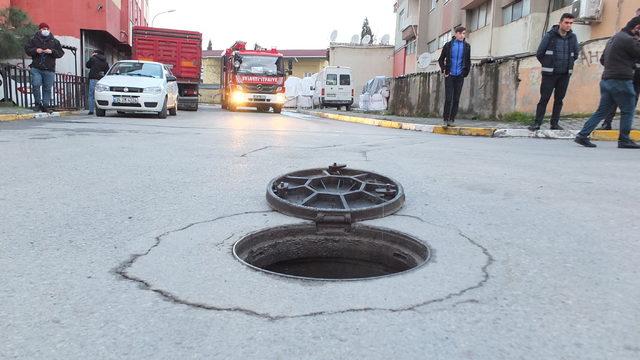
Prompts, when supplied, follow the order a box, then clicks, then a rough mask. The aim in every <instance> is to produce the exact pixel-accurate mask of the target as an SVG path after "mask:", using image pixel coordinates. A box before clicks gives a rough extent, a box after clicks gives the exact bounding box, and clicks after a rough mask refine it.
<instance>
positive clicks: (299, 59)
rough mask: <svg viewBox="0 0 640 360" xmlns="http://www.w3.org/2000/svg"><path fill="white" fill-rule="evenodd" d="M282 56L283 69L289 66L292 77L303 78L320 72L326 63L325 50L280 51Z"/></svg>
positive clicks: (326, 54)
mask: <svg viewBox="0 0 640 360" xmlns="http://www.w3.org/2000/svg"><path fill="white" fill-rule="evenodd" d="M280 52H281V53H282V55H284V61H285V67H288V66H289V64H290V65H291V70H292V74H291V75H292V76H295V77H299V78H301V79H302V78H305V77H308V76H311V75H313V74H316V73H318V72H320V70H322V69H323V68H324V67H325V66H327V65H328V64H329V62H328V52H327V49H318V50H315V49H310V50H280Z"/></svg>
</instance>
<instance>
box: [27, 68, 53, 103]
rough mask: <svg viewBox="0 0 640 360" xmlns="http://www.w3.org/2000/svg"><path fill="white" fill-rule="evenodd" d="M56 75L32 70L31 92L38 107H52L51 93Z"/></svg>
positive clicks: (51, 72) (50, 72)
mask: <svg viewBox="0 0 640 360" xmlns="http://www.w3.org/2000/svg"><path fill="white" fill-rule="evenodd" d="M55 77H56V73H55V72H53V71H46V70H40V69H36V68H31V91H32V93H33V99H34V100H35V102H36V106H39V105H42V106H44V107H50V106H51V93H52V90H53V81H54V80H55Z"/></svg>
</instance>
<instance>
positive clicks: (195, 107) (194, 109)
mask: <svg viewBox="0 0 640 360" xmlns="http://www.w3.org/2000/svg"><path fill="white" fill-rule="evenodd" d="M193 111H198V103H196V106H194V107H193Z"/></svg>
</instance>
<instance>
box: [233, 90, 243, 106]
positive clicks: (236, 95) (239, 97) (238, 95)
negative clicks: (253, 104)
mask: <svg viewBox="0 0 640 360" xmlns="http://www.w3.org/2000/svg"><path fill="white" fill-rule="evenodd" d="M245 99H246V96H245V95H244V93H243V92H242V91H234V92H232V93H231V102H233V103H235V104H239V103H242V102H244V101H245Z"/></svg>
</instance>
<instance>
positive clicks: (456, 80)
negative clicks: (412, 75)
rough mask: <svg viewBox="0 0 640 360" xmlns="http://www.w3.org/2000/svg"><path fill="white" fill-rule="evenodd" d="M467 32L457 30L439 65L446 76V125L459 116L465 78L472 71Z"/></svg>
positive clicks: (444, 116)
mask: <svg viewBox="0 0 640 360" xmlns="http://www.w3.org/2000/svg"><path fill="white" fill-rule="evenodd" d="M466 30H467V29H465V28H464V27H462V26H458V27H457V28H456V29H455V36H454V37H453V39H451V41H449V42H447V43H446V44H445V45H444V47H443V48H442V52H441V53H440V58H439V59H438V63H439V64H440V70H441V71H442V73H443V74H444V77H445V79H444V91H445V101H444V114H443V118H444V124H445V126H449V125H452V124H453V122H454V121H455V120H456V115H457V114H458V105H459V104H460V93H461V92H462V85H464V78H466V77H467V76H468V75H469V71H471V45H469V44H468V43H467V42H466V41H465V35H466Z"/></svg>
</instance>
